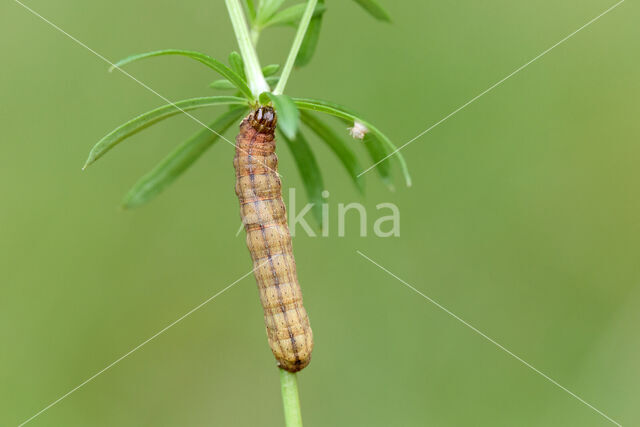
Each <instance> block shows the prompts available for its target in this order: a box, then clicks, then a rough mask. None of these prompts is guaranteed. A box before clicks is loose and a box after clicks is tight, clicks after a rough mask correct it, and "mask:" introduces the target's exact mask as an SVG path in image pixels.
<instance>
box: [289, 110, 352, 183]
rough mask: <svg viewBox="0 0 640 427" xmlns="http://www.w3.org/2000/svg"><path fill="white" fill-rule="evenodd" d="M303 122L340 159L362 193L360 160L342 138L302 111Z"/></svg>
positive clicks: (320, 121)
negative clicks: (359, 176)
mask: <svg viewBox="0 0 640 427" xmlns="http://www.w3.org/2000/svg"><path fill="white" fill-rule="evenodd" d="M301 118H302V122H303V123H304V124H305V125H307V127H308V128H309V129H311V130H312V131H313V132H314V133H315V134H316V135H317V136H318V137H319V138H320V139H321V140H323V141H324V142H325V143H326V144H327V145H328V146H329V148H330V149H331V151H333V153H334V154H335V155H336V156H337V157H338V159H339V160H340V162H341V163H342V165H343V166H344V168H345V169H346V170H347V173H348V174H349V176H350V177H351V179H352V180H353V183H354V184H355V185H356V188H357V189H358V191H360V192H361V193H362V192H363V190H364V188H363V180H362V179H361V178H358V174H359V173H360V172H361V171H362V168H361V167H360V165H359V164H358V160H357V158H356V156H355V154H354V153H353V151H351V150H350V149H349V147H348V145H347V144H346V143H345V142H344V141H343V140H342V138H340V137H339V136H338V135H337V134H336V133H335V132H334V131H333V129H331V128H330V127H329V126H327V125H326V124H325V123H324V122H323V121H322V120H320V119H318V118H317V117H315V116H314V115H313V114H310V113H308V112H306V111H301Z"/></svg>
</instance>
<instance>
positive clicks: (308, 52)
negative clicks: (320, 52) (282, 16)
mask: <svg viewBox="0 0 640 427" xmlns="http://www.w3.org/2000/svg"><path fill="white" fill-rule="evenodd" d="M320 5H322V6H324V0H318V6H320ZM323 15H324V14H320V15H317V16H314V17H313V18H311V22H309V28H307V33H306V34H305V35H304V39H303V40H302V45H301V46H300V50H299V51H298V56H297V57H296V67H304V66H305V65H307V64H308V63H309V62H311V58H312V57H313V54H314V53H315V51H316V47H317V46H318V40H319V39H320V29H321V27H322V16H323Z"/></svg>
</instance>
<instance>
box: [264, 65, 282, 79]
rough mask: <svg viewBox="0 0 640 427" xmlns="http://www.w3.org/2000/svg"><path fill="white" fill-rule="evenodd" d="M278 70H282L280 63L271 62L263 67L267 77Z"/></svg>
mask: <svg viewBox="0 0 640 427" xmlns="http://www.w3.org/2000/svg"><path fill="white" fill-rule="evenodd" d="M278 70H280V65H279V64H269V65H267V66H265V67H263V68H262V74H263V75H264V76H265V77H269V76H273V75H274V74H275V73H277V72H278Z"/></svg>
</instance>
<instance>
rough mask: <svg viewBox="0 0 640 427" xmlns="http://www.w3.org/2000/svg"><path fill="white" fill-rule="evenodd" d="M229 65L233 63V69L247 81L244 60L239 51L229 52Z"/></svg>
mask: <svg viewBox="0 0 640 427" xmlns="http://www.w3.org/2000/svg"><path fill="white" fill-rule="evenodd" d="M229 65H231V69H232V70H233V71H235V73H236V74H237V75H239V76H240V77H241V78H242V80H243V81H244V82H245V83H246V81H247V76H246V74H245V73H244V61H243V60H242V56H240V54H239V53H238V52H236V51H233V52H231V53H230V54H229Z"/></svg>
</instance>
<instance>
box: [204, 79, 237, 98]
mask: <svg viewBox="0 0 640 427" xmlns="http://www.w3.org/2000/svg"><path fill="white" fill-rule="evenodd" d="M209 87H210V88H212V89H219V90H230V89H235V88H236V87H235V86H234V85H233V83H231V82H230V81H229V80H227V79H222V80H216V81H215V82H212V83H209ZM240 95H242V94H240Z"/></svg>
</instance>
